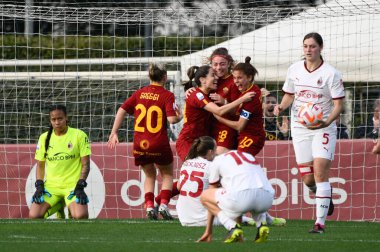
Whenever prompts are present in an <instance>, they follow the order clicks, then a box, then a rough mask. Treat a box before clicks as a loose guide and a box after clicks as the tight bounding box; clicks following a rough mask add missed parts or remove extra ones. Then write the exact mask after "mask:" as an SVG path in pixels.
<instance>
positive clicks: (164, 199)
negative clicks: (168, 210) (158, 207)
mask: <svg viewBox="0 0 380 252" xmlns="http://www.w3.org/2000/svg"><path fill="white" fill-rule="evenodd" d="M160 195H161V204H165V205H168V204H169V201H170V196H171V195H172V191H171V190H161V193H160Z"/></svg>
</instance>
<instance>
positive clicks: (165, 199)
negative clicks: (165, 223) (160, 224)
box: [157, 163, 173, 220]
mask: <svg viewBox="0 0 380 252" xmlns="http://www.w3.org/2000/svg"><path fill="white" fill-rule="evenodd" d="M157 168H158V169H159V170H160V173H161V177H162V187H161V192H160V195H161V201H160V206H159V208H158V211H159V213H160V214H161V216H162V217H163V218H164V219H165V220H172V219H173V217H172V216H171V214H170V212H169V207H168V204H169V201H170V198H171V192H172V187H173V163H171V164H169V165H157Z"/></svg>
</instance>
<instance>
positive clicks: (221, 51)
mask: <svg viewBox="0 0 380 252" xmlns="http://www.w3.org/2000/svg"><path fill="white" fill-rule="evenodd" d="M209 61H210V65H211V67H212V69H213V70H214V73H215V76H216V77H217V89H216V91H215V93H211V94H210V98H211V99H212V100H213V101H214V102H215V103H216V104H218V105H219V106H221V105H224V104H227V103H230V102H232V101H234V100H236V99H237V98H239V97H240V91H239V89H238V88H237V86H236V85H235V83H234V78H233V76H232V74H231V71H232V68H233V64H234V60H233V58H232V56H231V55H230V54H229V53H228V50H227V49H226V48H224V47H220V48H217V49H215V50H214V51H213V52H212V54H211V56H210V58H209ZM223 117H224V118H227V119H229V120H237V118H238V116H236V114H235V113H234V111H232V112H230V113H227V114H226V115H225V116H223ZM212 136H213V138H214V139H215V140H216V144H217V145H218V147H217V148H216V152H217V154H221V153H225V152H227V151H229V150H232V149H236V138H237V131H236V130H234V129H232V128H230V127H228V126H227V125H225V124H223V123H220V122H219V121H217V120H214V121H213V128H212Z"/></svg>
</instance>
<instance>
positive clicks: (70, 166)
mask: <svg viewBox="0 0 380 252" xmlns="http://www.w3.org/2000/svg"><path fill="white" fill-rule="evenodd" d="M46 137H47V132H45V133H43V134H42V135H41V136H40V138H39V139H38V144H37V149H36V154H35V159H36V160H38V161H46V163H45V186H46V187H50V188H51V187H53V188H74V187H75V185H76V183H77V182H78V179H79V177H80V174H81V171H82V163H81V157H84V156H88V155H90V154H91V147H90V143H89V140H88V137H87V135H86V133H84V132H83V131H82V130H79V129H74V128H70V127H69V128H68V130H67V132H66V134H64V135H62V136H57V135H55V133H54V131H53V132H52V134H51V138H50V141H49V148H48V150H47V156H46V158H45V141H46Z"/></svg>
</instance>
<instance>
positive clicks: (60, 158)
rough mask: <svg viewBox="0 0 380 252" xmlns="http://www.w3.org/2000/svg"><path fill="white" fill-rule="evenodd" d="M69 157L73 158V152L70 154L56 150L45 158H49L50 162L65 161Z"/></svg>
mask: <svg viewBox="0 0 380 252" xmlns="http://www.w3.org/2000/svg"><path fill="white" fill-rule="evenodd" d="M70 159H75V154H71V155H70V154H68V153H64V152H58V153H56V154H54V155H53V156H51V157H50V156H49V157H47V160H49V161H50V162H54V161H65V160H70Z"/></svg>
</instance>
